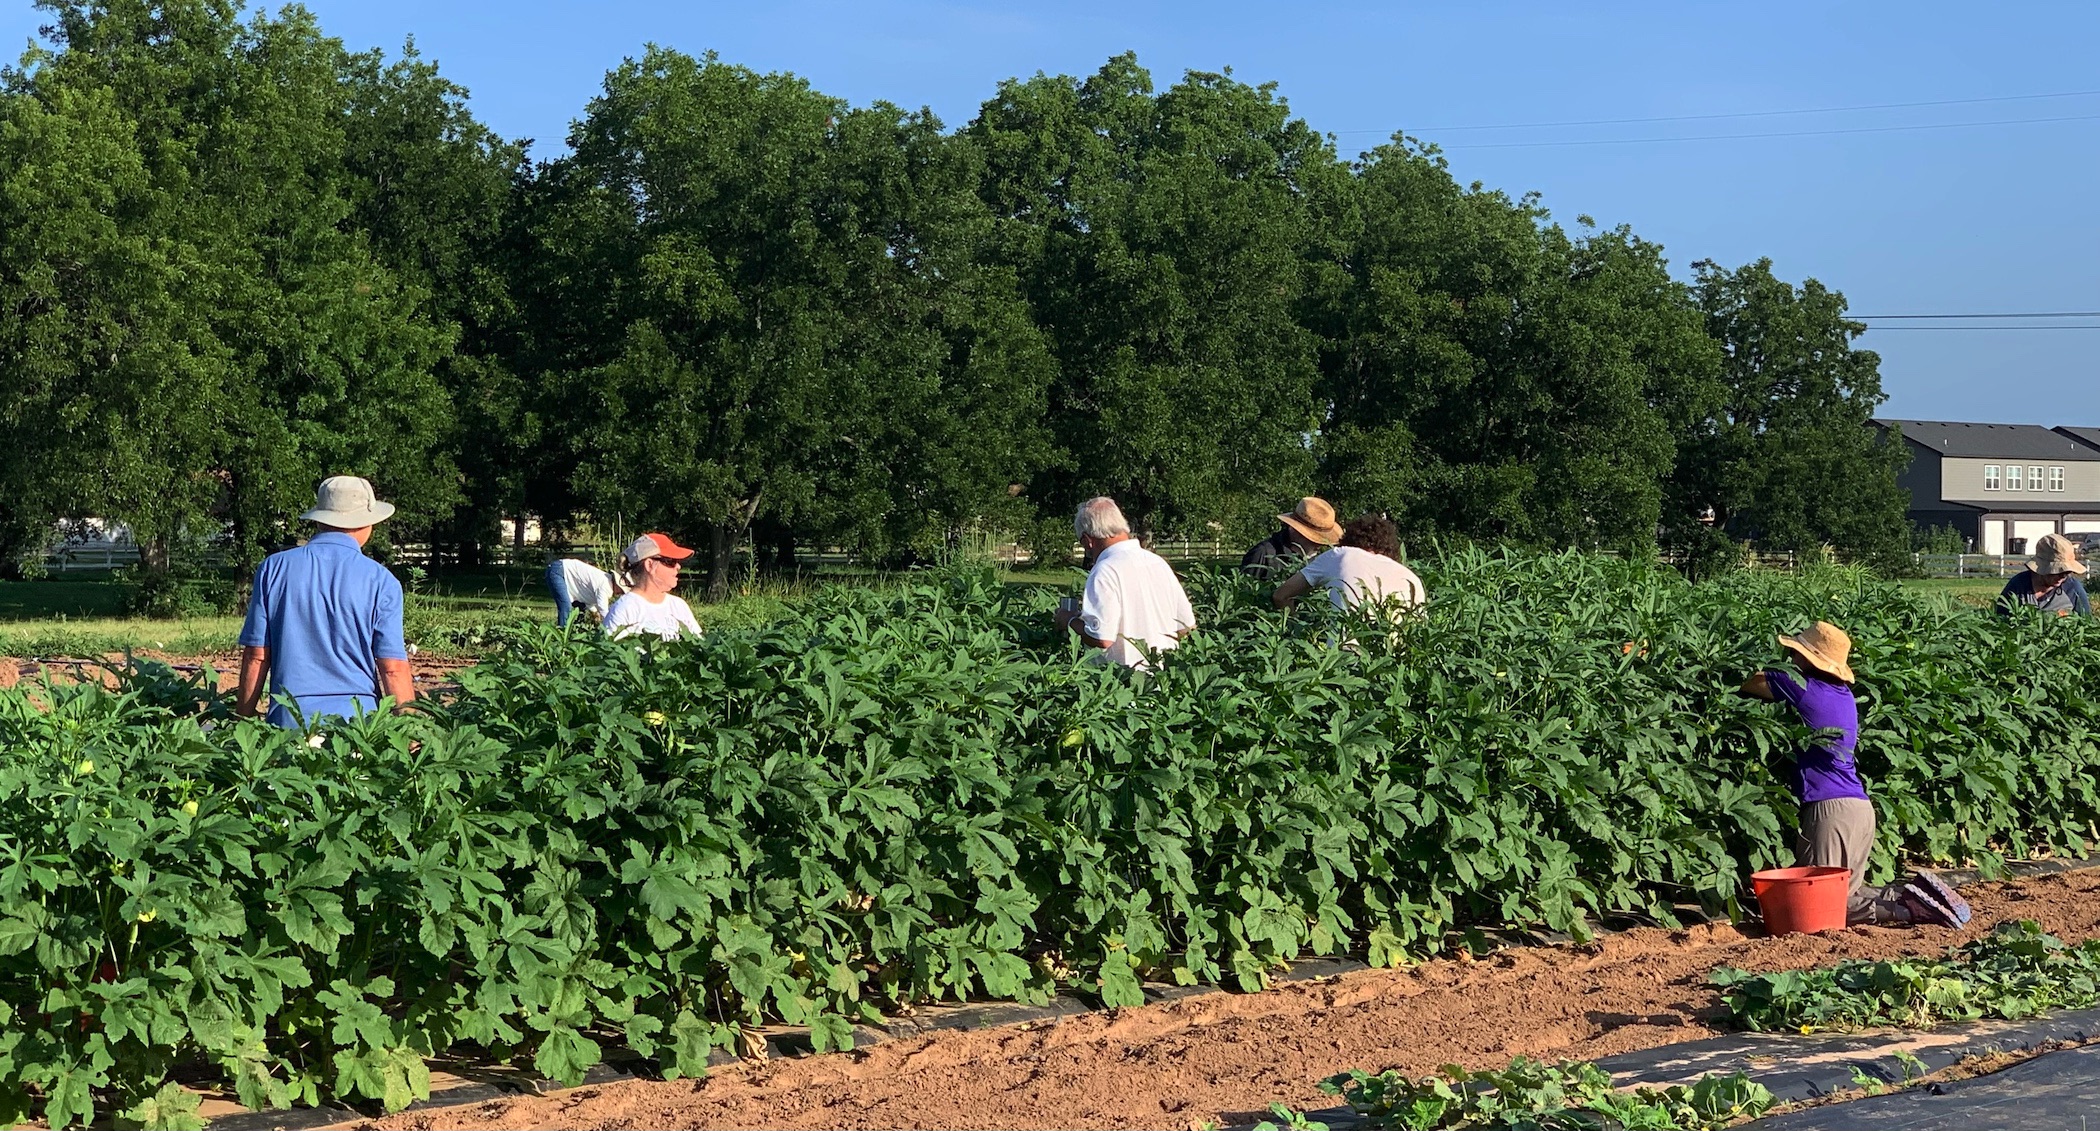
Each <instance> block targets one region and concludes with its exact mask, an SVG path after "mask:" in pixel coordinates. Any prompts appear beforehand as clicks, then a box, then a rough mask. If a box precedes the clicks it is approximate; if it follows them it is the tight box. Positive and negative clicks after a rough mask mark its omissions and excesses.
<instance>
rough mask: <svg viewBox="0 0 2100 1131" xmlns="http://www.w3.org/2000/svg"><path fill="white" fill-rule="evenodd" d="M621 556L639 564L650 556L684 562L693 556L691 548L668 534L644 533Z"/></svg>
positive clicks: (668, 560)
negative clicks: (672, 539)
mask: <svg viewBox="0 0 2100 1131" xmlns="http://www.w3.org/2000/svg"><path fill="white" fill-rule="evenodd" d="M620 556H621V557H623V558H626V559H627V560H628V562H629V563H631V564H635V565H639V564H641V563H642V562H645V561H648V560H649V559H650V558H662V559H663V560H665V561H667V562H682V561H684V560H686V559H687V558H690V557H692V556H693V552H692V551H691V550H688V549H686V548H685V547H684V546H681V545H679V544H678V543H676V542H673V541H671V536H670V535H668V534H644V535H642V536H641V537H640V538H637V539H635V540H634V541H633V542H632V543H630V544H629V545H628V547H627V548H626V549H625V550H622V551H621V552H620Z"/></svg>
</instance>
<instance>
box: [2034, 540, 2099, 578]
mask: <svg viewBox="0 0 2100 1131" xmlns="http://www.w3.org/2000/svg"><path fill="white" fill-rule="evenodd" d="M2027 568H2028V569H2031V570H2033V571H2034V572H2036V573H2039V574H2045V575H2047V574H2058V573H2075V574H2078V575H2079V576H2081V577H2082V576H2084V575H2085V563H2084V562H2082V561H2079V560H2078V547H2077V546H2075V545H2073V544H2072V543H2071V540H2070V539H2069V538H2066V537H2064V536H2063V535H2061V534H2044V535H2042V536H2041V539H2040V540H2039V541H2037V542H2035V544H2034V560H2033V561H2031V562H2028V563H2027Z"/></svg>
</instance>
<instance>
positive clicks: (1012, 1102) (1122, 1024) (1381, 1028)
mask: <svg viewBox="0 0 2100 1131" xmlns="http://www.w3.org/2000/svg"><path fill="white" fill-rule="evenodd" d="M1967 895H1968V898H1969V899H1970V900H1971V902H1972V903H1973V904H1974V905H1975V907H1976V921H1975V922H1974V923H1972V924H1971V925H1970V927H1969V929H1968V930H1967V931H1966V932H1955V931H1950V930H1942V929H1937V928H1893V927H1891V928H1877V927H1867V928H1860V929H1855V930H1851V931H1846V932H1842V933H1836V934H1832V935H1819V936H1802V935H1795V936H1789V937H1785V938H1777V939H1773V938H1759V937H1751V936H1747V935H1745V934H1743V933H1741V932H1739V931H1737V930H1735V929H1734V928H1731V927H1699V928H1694V929H1690V930H1681V931H1670V930H1661V929H1641V930H1634V931H1627V932H1624V933H1621V934H1615V935H1611V936H1609V937H1607V938H1604V939H1602V940H1599V941H1598V942H1596V943H1594V944H1591V945H1585V946H1562V947H1535V948H1523V949H1513V950H1508V951H1504V952H1501V953H1498V954H1496V955H1493V956H1492V957H1489V958H1486V959H1482V960H1468V959H1440V960H1438V961H1434V962H1428V963H1424V964H1422V965H1420V966H1416V967H1413V968H1410V969H1407V970H1398V971H1386V970H1378V971H1365V972H1361V973H1353V974H1346V975H1342V976H1340V977H1337V978H1332V979H1326V980H1323V981H1319V982H1308V983H1295V984H1290V985H1286V986H1283V987H1281V988H1278V989H1275V990H1271V991H1268V992H1266V993H1260V994H1207V995H1203V996H1199V997H1194V998H1187V999H1182V1000H1178V1001H1172V1002H1165V1003H1161V1004H1158V1005H1151V1006H1145V1007H1142V1008H1134V1009H1123V1010H1118V1011H1115V1012H1113V1013H1101V1014H1092V1015H1088V1016H1084V1017H1076V1018H1067V1019H1064V1020H1062V1021H1058V1022H1055V1023H1046V1024H1042V1025H1036V1026H1030V1025H1017V1026H1006V1027H1000V1028H992V1029H983V1030H977V1031H963V1032H945V1033H940V1034H937V1035H933V1036H926V1037H914V1038H910V1039H905V1040H899V1041H895V1042H891V1043H887V1044H881V1045H876V1046H872V1047H870V1048H866V1049H863V1050H859V1051H855V1052H852V1053H846V1054H838V1055H831V1056H821V1057H810V1058H804V1059H796V1060H785V1061H774V1062H772V1063H768V1064H745V1065H739V1066H736V1067H732V1068H728V1069H720V1070H717V1071H715V1072H714V1073H713V1074H712V1075H710V1076H709V1077H708V1078H707V1079H705V1080H700V1081H679V1082H674V1083H661V1082H647V1081H636V1082H627V1083H619V1084H611V1085H606V1086H601V1087H591V1088H578V1089H573V1090H568V1091H561V1092H554V1093H550V1094H548V1095H545V1096H535V1097H528V1098H521V1099H516V1100H508V1101H501V1102H495V1103H485V1104H479V1105H475V1106H472V1107H466V1108H458V1109H433V1110H428V1111H421V1112H409V1113H404V1114H401V1115H397V1116H393V1117H391V1118H388V1119H386V1120H382V1121H380V1122H378V1123H376V1124H366V1125H365V1126H372V1127H379V1128H395V1129H416V1131H423V1129H437V1128H556V1127H560V1128H571V1127H574V1128H624V1127H664V1128H702V1127H784V1128H821V1127H853V1128H861V1127H925V1128H951V1127H952V1128H964V1127H1016V1128H1022V1127H1025V1128H1036V1127H1045V1128H1047V1127H1087V1128H1093V1127H1102V1128H1122V1127H1180V1126H1197V1125H1201V1124H1203V1123H1204V1122H1206V1121H1209V1120H1222V1121H1225V1122H1228V1123H1229V1122H1235V1121H1251V1119H1252V1118H1253V1117H1255V1116H1256V1115H1257V1114H1259V1113H1263V1112H1264V1111H1265V1109H1266V1107H1267V1105H1268V1104H1269V1102H1270V1101H1272V1100H1282V1101H1285V1102H1288V1103H1291V1104H1294V1105H1299V1106H1313V1107H1319V1106H1326V1105H1329V1104H1332V1103H1333V1102H1334V1101H1333V1100H1332V1099H1331V1098H1329V1097H1326V1096H1324V1095H1322V1094H1321V1093H1320V1092H1319V1090H1318V1088H1317V1087H1316V1085H1317V1083H1318V1081H1319V1080H1320V1079H1322V1078H1324V1077H1326V1076H1329V1075H1332V1074H1334V1073H1336V1072H1341V1071H1344V1070H1347V1069H1350V1068H1367V1069H1373V1070H1376V1069H1383V1068H1387V1067H1396V1068H1400V1069H1402V1070H1404V1071H1406V1072H1410V1073H1425V1072H1429V1071H1433V1070H1434V1069H1435V1068H1436V1067H1437V1066H1439V1065H1441V1064H1446V1063H1453V1062H1455V1063H1459V1064H1464V1065H1466V1066H1468V1067H1473V1068H1482V1067H1487V1066H1490V1065H1498V1064H1501V1063H1505V1062H1506V1061H1507V1060H1508V1059H1509V1057H1511V1056H1512V1055H1516V1054H1524V1055H1529V1056H1539V1057H1548V1058H1559V1057H1572V1058H1578V1059H1590V1058H1595V1057H1599V1056H1605V1055H1609V1054H1611V1053H1617V1052H1626V1051H1629V1050H1633V1049H1640V1048H1648V1047H1653V1046H1656V1045H1664V1044H1671V1043H1674V1042H1678V1041H1687V1040H1695V1039H1698V1038H1701V1037H1705V1036H1709V1035H1711V1034H1712V1033H1713V1032H1714V1031H1715V1030H1714V1029H1713V1027H1712V1025H1711V1024H1710V1021H1709V1018H1711V1017H1713V1016H1715V1015H1716V1014H1717V1013H1718V1012H1719V1007H1718V1001H1717V998H1716V996H1715V994H1714V992H1713V991H1712V990H1711V989H1709V988H1708V987H1707V985H1706V977H1707V975H1708V973H1710V972H1711V971H1712V970H1713V969H1714V968H1715V967H1716V966H1722V965H1733V966H1740V967H1744V968H1746V969H1750V970H1759V971H1763V970H1779V969H1792V968H1805V967H1812V966H1820V965H1827V964H1829V963H1832V962H1835V961H1837V960H1839V959H1844V958H1885V957H1895V956H1901V955H1926V954H1937V953H1939V952H1941V951H1943V950H1944V949H1945V948H1947V947H1948V946H1950V945H1953V944H1954V943H1956V942H1959V941H1961V940H1962V939H1964V938H1971V937H1974V936H1976V935H1978V934H1981V933H1983V932H1985V931H1988V930H1989V929H1990V928H1991V927H1992V926H1993V925H1995V924H1996V923H1999V922H2003V921H2006V920H2015V919H2034V920H2037V921H2039V922H2040V923H2041V924H2042V925H2043V926H2044V928H2045V929H2047V930H2049V931H2052V932H2054V933H2056V934H2058V935H2060V936H2061V937H2063V938H2064V939H2066V940H2067V941H2076V940H2080V939H2086V938H2091V937H2094V936H2095V935H2096V934H2100V872H2092V871H2086V872H2072V873H2065V874H2061V875H2052V876H2044V877H2038V878H2034V879H2028V880H2022V881H2013V882H2006V883H1994V884H1984V885H1979V886H1977V887H1974V888H1971V889H1968V891H1967Z"/></svg>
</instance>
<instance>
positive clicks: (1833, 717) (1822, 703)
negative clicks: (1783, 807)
mask: <svg viewBox="0 0 2100 1131" xmlns="http://www.w3.org/2000/svg"><path fill="white" fill-rule="evenodd" d="M1779 643H1780V646H1781V647H1783V648H1785V649H1786V650H1787V651H1788V652H1789V653H1791V654H1792V656H1793V660H1794V666H1795V668H1797V669H1798V671H1799V677H1798V678H1796V676H1795V675H1794V674H1790V673H1788V672H1784V671H1781V670H1779V669H1778V668H1767V669H1765V670H1764V671H1762V672H1759V673H1758V674H1756V675H1754V676H1751V677H1750V678H1749V680H1747V681H1746V682H1745V683H1744V684H1743V686H1742V693H1743V694H1744V695H1748V696H1750V697H1752V698H1755V699H1763V700H1765V701H1767V702H1782V703H1785V704H1786V705H1787V706H1789V707H1792V708H1793V709H1794V710H1795V711H1797V712H1799V714H1800V716H1801V721H1802V722H1804V723H1807V724H1808V729H1809V731H1810V732H1811V733H1810V735H1809V741H1808V744H1807V745H1805V746H1803V747H1802V748H1801V749H1800V750H1799V751H1798V752H1796V754H1795V756H1794V774H1793V782H1792V783H1791V784H1792V785H1793V787H1794V797H1795V798H1796V800H1798V801H1799V802H1800V803H1801V820H1800V824H1799V828H1798V830H1797V831H1796V832H1795V834H1794V865H1795V867H1799V868H1845V869H1849V870H1850V871H1851V873H1852V883H1851V892H1850V895H1849V897H1848V898H1847V901H1846V906H1845V920H1846V922H1848V923H1931V924H1936V925H1938V926H1943V927H1959V926H1961V925H1962V924H1964V923H1967V922H1968V921H1969V905H1968V903H1966V902H1965V901H1963V899H1962V897H1961V896H1959V895H1957V894H1955V891H1954V888H1953V886H1952V885H1951V884H1949V883H1947V882H1946V881H1945V880H1942V879H1940V878H1939V877H1938V876H1935V875H1933V874H1932V873H1931V872H1912V873H1911V874H1910V878H1909V879H1908V880H1906V881H1905V882H1903V883H1900V884H1891V885H1889V886H1888V887H1885V888H1875V889H1871V890H1869V889H1868V888H1867V887H1866V878H1867V864H1868V863H1869V862H1870V861H1871V860H1872V859H1873V856H1874V803H1873V802H1871V801H1869V800H1867V787H1866V784H1865V783H1863V782H1861V781H1860V779H1859V765H1858V763H1857V762H1855V761H1854V760H1853V751H1854V750H1855V749H1856V748H1857V747H1858V745H1859V700H1858V699H1857V698H1855V697H1854V696H1853V694H1852V665H1851V664H1850V662H1849V658H1850V656H1851V654H1852V638H1851V637H1849V636H1846V635H1845V633H1844V631H1843V630H1841V629H1839V628H1838V627H1837V626H1836V625H1834V624H1831V623H1830V622H1828V621H1820V620H1819V621H1817V622H1816V623H1815V624H1813V625H1811V626H1809V628H1808V631H1806V632H1803V633H1801V634H1800V635H1798V636H1781V637H1780V638H1779Z"/></svg>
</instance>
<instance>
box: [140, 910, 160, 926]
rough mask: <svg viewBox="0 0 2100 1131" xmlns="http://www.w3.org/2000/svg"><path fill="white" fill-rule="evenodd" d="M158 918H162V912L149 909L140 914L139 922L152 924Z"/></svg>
mask: <svg viewBox="0 0 2100 1131" xmlns="http://www.w3.org/2000/svg"><path fill="white" fill-rule="evenodd" d="M158 918H160V912H159V911H158V910H156V909H155V908H151V907H148V908H147V909H145V910H144V911H141V912H139V922H141V923H151V922H152V921H154V920H155V919H158Z"/></svg>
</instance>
